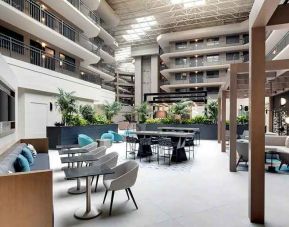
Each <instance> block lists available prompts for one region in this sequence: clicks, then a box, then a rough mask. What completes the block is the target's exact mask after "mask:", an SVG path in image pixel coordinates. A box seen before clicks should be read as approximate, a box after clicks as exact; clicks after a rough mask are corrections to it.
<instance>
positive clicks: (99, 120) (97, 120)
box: [93, 114, 110, 125]
mask: <svg viewBox="0 0 289 227" xmlns="http://www.w3.org/2000/svg"><path fill="white" fill-rule="evenodd" d="M93 123H94V124H100V125H103V124H109V123H110V122H109V121H108V120H107V119H106V117H105V116H104V115H101V114H95V115H94V116H93Z"/></svg>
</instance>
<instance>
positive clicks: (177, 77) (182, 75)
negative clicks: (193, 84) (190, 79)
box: [175, 73, 187, 80]
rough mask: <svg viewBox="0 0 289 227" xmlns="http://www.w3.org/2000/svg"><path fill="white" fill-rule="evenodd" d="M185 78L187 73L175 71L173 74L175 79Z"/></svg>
mask: <svg viewBox="0 0 289 227" xmlns="http://www.w3.org/2000/svg"><path fill="white" fill-rule="evenodd" d="M186 79H187V73H176V74H175V80H186Z"/></svg>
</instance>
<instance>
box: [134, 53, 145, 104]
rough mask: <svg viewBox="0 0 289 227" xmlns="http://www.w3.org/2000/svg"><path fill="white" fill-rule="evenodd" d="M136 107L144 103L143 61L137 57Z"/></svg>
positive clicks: (135, 80)
mask: <svg viewBox="0 0 289 227" xmlns="http://www.w3.org/2000/svg"><path fill="white" fill-rule="evenodd" d="M134 84H135V88H134V89H135V105H140V104H141V102H142V99H143V97H142V59H141V57H135V79H134Z"/></svg>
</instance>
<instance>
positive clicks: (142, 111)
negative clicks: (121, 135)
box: [135, 102, 149, 123]
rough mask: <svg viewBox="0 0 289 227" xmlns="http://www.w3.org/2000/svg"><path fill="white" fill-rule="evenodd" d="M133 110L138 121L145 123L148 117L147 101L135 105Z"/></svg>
mask: <svg viewBox="0 0 289 227" xmlns="http://www.w3.org/2000/svg"><path fill="white" fill-rule="evenodd" d="M135 112H136V113H137V114H138V119H139V122H140V123H145V122H146V120H147V118H148V112H149V106H148V103H147V102H144V103H142V104H141V105H139V106H137V107H135Z"/></svg>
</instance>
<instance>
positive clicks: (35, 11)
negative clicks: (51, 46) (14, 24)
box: [2, 0, 100, 54]
mask: <svg viewBox="0 0 289 227" xmlns="http://www.w3.org/2000/svg"><path fill="white" fill-rule="evenodd" d="M2 1H4V2H6V3H7V4H10V5H11V6H13V7H14V8H16V9H18V10H20V11H21V12H23V13H25V14H26V15H28V16H30V17H31V18H33V19H35V20H37V21H39V22H40V23H42V24H43V25H45V26H47V27H49V28H50V29H52V30H54V31H56V32H58V33H59V34H61V35H63V36H64V37H66V38H68V39H70V40H72V41H73V42H76V43H78V44H79V45H81V46H82V47H84V48H86V49H88V50H89V51H91V52H93V53H95V54H98V51H99V48H100V47H99V46H97V47H96V45H94V44H92V43H91V42H90V40H89V38H88V37H86V36H85V35H84V34H82V33H81V32H80V31H79V30H78V29H76V28H74V27H73V26H71V25H69V24H68V23H66V22H65V21H63V20H61V19H60V18H58V17H57V16H55V15H54V14H53V13H51V12H49V11H48V10H47V9H46V8H43V7H42V6H40V5H39V4H37V3H36V2H34V1H32V0H2ZM82 40H84V41H85V43H87V44H88V45H83V43H82Z"/></svg>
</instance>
